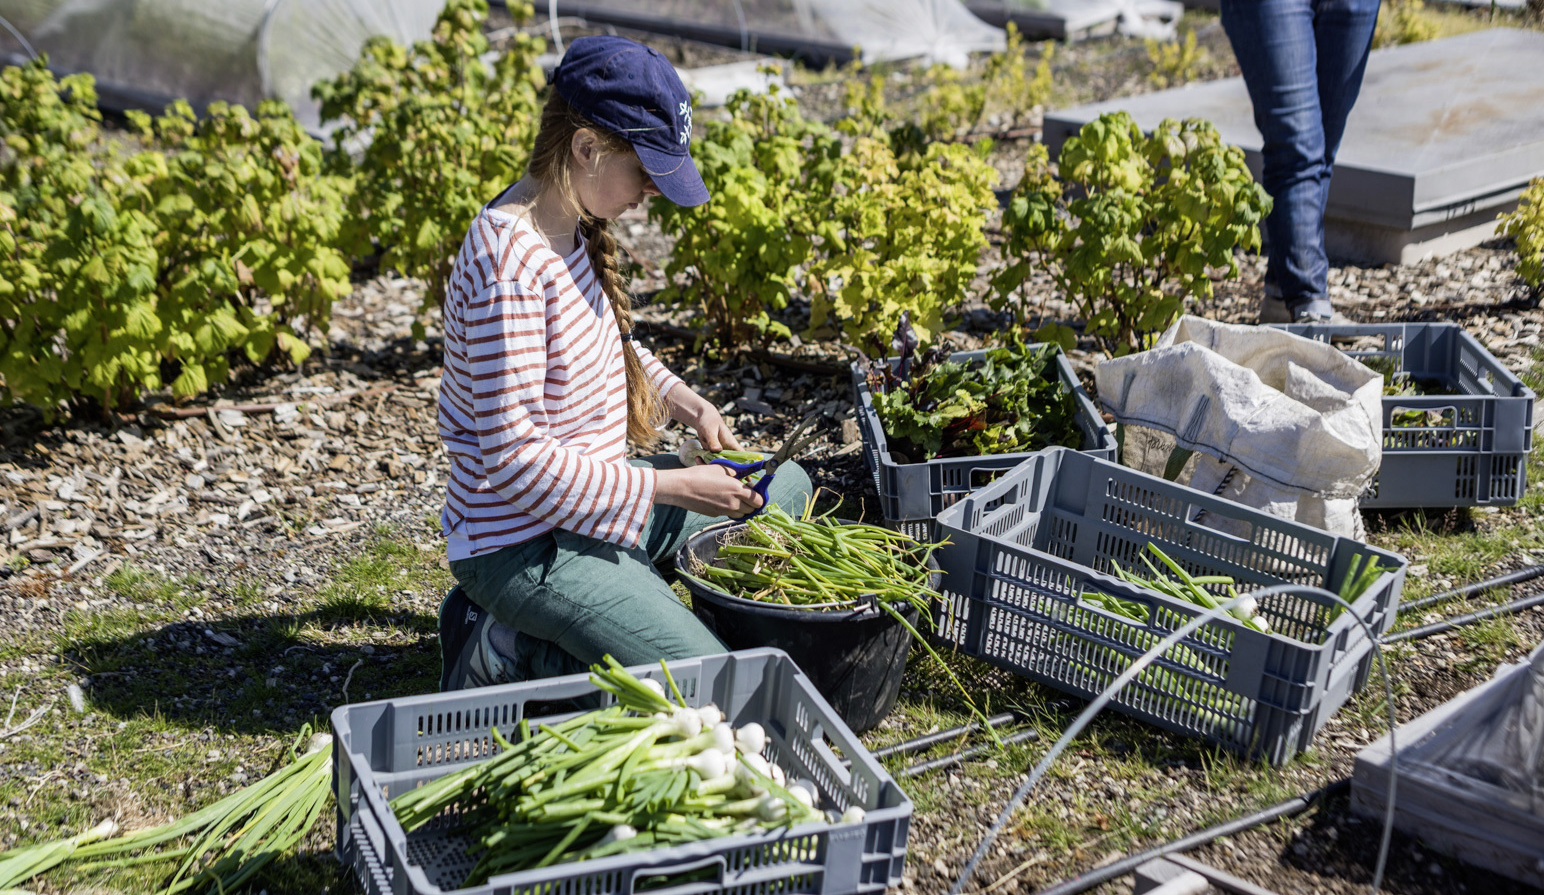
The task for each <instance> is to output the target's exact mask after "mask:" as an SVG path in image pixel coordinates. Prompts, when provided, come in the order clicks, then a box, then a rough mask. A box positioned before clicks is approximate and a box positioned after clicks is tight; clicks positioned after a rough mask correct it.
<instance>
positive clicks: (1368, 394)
mask: <svg viewBox="0 0 1544 895" xmlns="http://www.w3.org/2000/svg"><path fill="white" fill-rule="evenodd" d="M1094 377H1095V381H1096V383H1097V385H1098V389H1099V400H1100V401H1101V403H1103V404H1104V407H1105V409H1106V410H1108V411H1109V412H1110V413H1111V414H1113V415H1114V416H1115V419H1116V421H1117V422H1120V423H1122V424H1124V425H1125V426H1126V433H1125V439H1124V440H1125V444H1124V449H1123V454H1122V462H1123V463H1125V465H1127V466H1130V467H1132V468H1135V469H1140V470H1142V471H1144V472H1148V473H1152V474H1154V475H1162V474H1163V472H1164V470H1165V468H1166V466H1167V464H1168V462H1169V458H1170V454H1171V449H1172V448H1173V447H1174V446H1178V447H1180V448H1184V449H1187V450H1191V451H1195V452H1196V455H1195V456H1194V457H1192V458H1191V460H1190V462H1189V463H1188V464H1187V465H1186V467H1185V475H1188V481H1186V479H1185V477H1184V476H1183V475H1182V477H1181V479H1180V481H1181V482H1182V483H1186V484H1189V485H1190V486H1191V487H1193V488H1197V489H1200V490H1203V491H1207V492H1209V493H1214V494H1218V495H1221V496H1223V497H1226V498H1228V499H1230V500H1233V501H1236V502H1238V503H1241V504H1244V505H1245V506H1250V507H1254V508H1256V509H1259V510H1262V511H1264V512H1266V513H1269V514H1271V515H1273V516H1277V517H1279V518H1286V519H1295V520H1297V521H1299V522H1304V523H1307V524H1309V525H1314V526H1317V527H1319V528H1322V529H1325V530H1326V531H1330V532H1333V533H1335V534H1341V535H1347V536H1350V537H1360V536H1361V534H1362V523H1361V514H1360V513H1358V512H1357V509H1356V500H1357V498H1358V497H1359V496H1360V495H1361V494H1362V492H1363V491H1364V490H1366V488H1367V485H1368V482H1369V481H1370V480H1371V478H1372V476H1373V474H1374V473H1376V472H1377V470H1378V465H1379V463H1380V462H1381V461H1382V455H1383V448H1382V444H1383V413H1382V407H1381V400H1382V392H1383V377H1382V376H1381V375H1379V374H1378V373H1376V372H1374V371H1372V370H1370V369H1368V368H1367V367H1365V366H1363V365H1362V364H1360V363H1358V362H1357V361H1355V360H1353V359H1351V358H1350V357H1348V356H1347V355H1345V354H1344V353H1342V352H1341V351H1339V350H1338V349H1336V348H1334V347H1332V346H1330V345H1327V344H1325V343H1322V342H1316V341H1313V340H1311V339H1305V338H1302V337H1301V336H1295V335H1292V334H1291V333H1286V332H1282V331H1281V330H1276V329H1267V328H1263V327H1255V326H1243V325H1236V324H1226V323H1218V322H1216V321H1213V320H1206V319H1203V318H1200V317H1191V316H1185V317H1181V318H1180V319H1179V320H1178V321H1177V322H1176V323H1175V324H1174V325H1173V326H1171V327H1169V329H1168V330H1167V331H1166V332H1164V333H1163V334H1162V335H1161V336H1159V338H1158V341H1157V343H1156V344H1155V346H1154V347H1153V348H1152V349H1151V350H1149V351H1143V352H1139V353H1137V354H1132V355H1128V356H1126V357H1121V358H1115V359H1112V360H1107V361H1104V362H1102V363H1101V364H1099V366H1098V367H1097V368H1096V369H1095V371H1094ZM1143 430H1148V431H1143ZM1202 455H1205V456H1204V457H1203V456H1202ZM1216 521H1217V522H1218V523H1221V522H1222V520H1216ZM1235 533H1237V534H1243V532H1235Z"/></svg>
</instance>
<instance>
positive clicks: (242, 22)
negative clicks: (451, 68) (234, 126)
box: [0, 0, 444, 132]
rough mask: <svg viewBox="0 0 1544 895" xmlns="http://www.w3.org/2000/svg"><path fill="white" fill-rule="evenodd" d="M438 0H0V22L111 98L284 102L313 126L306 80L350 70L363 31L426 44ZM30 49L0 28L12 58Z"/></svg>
mask: <svg viewBox="0 0 1544 895" xmlns="http://www.w3.org/2000/svg"><path fill="white" fill-rule="evenodd" d="M443 5H444V3H443V0H217V2H211V0H0V17H4V18H5V19H6V20H7V21H8V22H10V24H11V25H12V26H13V27H14V28H16V30H17V31H19V32H20V33H21V35H22V37H23V38H25V40H26V41H27V43H28V44H30V45H31V48H32V49H34V50H35V51H37V52H39V53H47V54H48V57H49V65H50V66H51V67H52V68H53V69H54V70H55V71H57V72H61V73H66V72H89V73H90V74H92V75H93V76H95V77H96V79H97V82H98V84H99V90H100V92H101V93H102V95H103V97H104V100H106V101H107V102H109V103H110V104H111V103H113V102H114V101H116V104H119V105H127V106H141V107H146V106H148V107H149V108H151V109H153V110H155V111H159V110H160V107H161V106H163V105H165V104H166V103H168V102H170V101H171V100H173V99H178V98H182V99H187V100H188V101H189V102H190V103H192V105H193V107H194V108H195V109H198V110H202V109H203V107H204V106H206V105H208V104H209V103H211V102H214V101H215V100H226V101H228V102H235V103H241V104H242V105H244V106H247V107H248V108H251V107H252V106H255V105H256V104H257V103H258V101H259V100H262V99H266V98H277V99H282V100H284V101H286V102H288V103H289V104H290V107H291V108H292V109H294V110H295V116H296V117H297V118H298V119H300V121H301V123H302V124H303V125H305V126H306V128H307V129H309V130H311V131H313V132H319V130H320V121H319V116H318V106H317V104H316V103H315V101H313V100H312V99H311V86H312V85H313V84H315V83H316V82H317V81H318V80H320V79H322V78H326V77H332V76H334V75H336V74H337V73H338V72H341V71H345V70H347V69H348V68H350V67H352V66H353V64H354V61H355V60H356V59H358V58H359V50H360V48H361V47H362V46H363V45H364V42H365V40H366V39H367V38H369V37H371V36H373V35H377V34H384V35H387V36H389V37H391V38H392V39H394V40H396V41H397V42H398V43H402V44H410V43H412V42H413V41H417V40H424V39H426V38H428V37H429V34H430V32H431V30H432V29H433V26H434V20H435V18H436V17H437V16H438V15H439V12H440V9H441V8H442V7H443ZM26 50H27V48H26V47H24V46H23V45H22V44H21V42H20V41H18V40H16V38H15V37H14V36H13V35H11V34H10V33H9V32H7V31H5V30H4V29H0V56H3V57H4V61H5V62H6V63H7V64H17V63H20V62H23V61H25V60H26V58H27V52H26Z"/></svg>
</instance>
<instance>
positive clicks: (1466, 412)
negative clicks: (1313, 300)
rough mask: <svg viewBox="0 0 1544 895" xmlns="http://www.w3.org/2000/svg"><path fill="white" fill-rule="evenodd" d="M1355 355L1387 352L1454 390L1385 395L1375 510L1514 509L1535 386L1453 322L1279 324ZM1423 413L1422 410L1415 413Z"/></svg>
mask: <svg viewBox="0 0 1544 895" xmlns="http://www.w3.org/2000/svg"><path fill="white" fill-rule="evenodd" d="M1277 328H1279V329H1284V330H1286V331H1287V332H1290V333H1296V334H1297V335H1300V336H1304V337H1305V338H1309V339H1315V340H1317V341H1320V342H1327V343H1330V344H1334V345H1336V346H1337V347H1339V348H1341V350H1343V351H1344V352H1345V353H1346V354H1348V355H1350V356H1351V357H1355V358H1359V359H1360V358H1368V357H1385V358H1390V359H1392V360H1393V361H1395V362H1396V363H1397V365H1398V371H1399V372H1403V373H1408V374H1410V377H1411V378H1412V379H1416V380H1427V381H1435V382H1438V383H1440V384H1441V385H1442V386H1443V387H1444V388H1445V389H1446V390H1448V391H1451V392H1455V394H1451V395H1420V396H1416V397H1394V396H1386V397H1384V399H1383V465H1382V467H1381V468H1380V469H1379V470H1378V474H1377V476H1376V477H1375V478H1374V479H1373V481H1372V483H1371V484H1370V485H1369V486H1368V488H1367V491H1366V493H1364V494H1363V495H1362V498H1361V505H1362V506H1363V507H1367V508H1405V507H1468V506H1510V505H1512V504H1515V503H1517V501H1518V500H1519V499H1520V498H1521V497H1522V496H1523V492H1524V490H1525V489H1526V488H1527V484H1528V480H1527V472H1528V451H1529V450H1530V449H1531V448H1532V447H1533V398H1534V394H1533V392H1532V391H1531V390H1530V389H1529V388H1528V387H1527V386H1526V385H1523V382H1522V380H1521V379H1518V378H1517V376H1516V375H1515V374H1513V373H1512V371H1510V370H1508V369H1507V368H1506V367H1505V366H1503V365H1502V364H1501V362H1500V361H1498V360H1496V358H1495V357H1494V356H1493V355H1492V354H1491V353H1490V352H1489V351H1486V350H1485V347H1484V346H1483V345H1481V344H1480V343H1479V341H1478V340H1477V339H1475V338H1474V336H1472V335H1470V334H1469V333H1468V332H1466V331H1465V330H1464V328H1463V327H1461V326H1459V325H1457V324H1455V323H1379V324H1362V323H1357V324H1341V325H1330V324H1290V325H1289V324H1281V325H1278V327H1277ZM1416 414H1419V416H1418V417H1417V416H1416Z"/></svg>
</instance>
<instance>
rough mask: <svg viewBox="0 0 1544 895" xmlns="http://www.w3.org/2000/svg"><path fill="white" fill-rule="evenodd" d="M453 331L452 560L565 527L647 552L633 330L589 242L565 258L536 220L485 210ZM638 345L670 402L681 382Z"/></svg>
mask: <svg viewBox="0 0 1544 895" xmlns="http://www.w3.org/2000/svg"><path fill="white" fill-rule="evenodd" d="M444 328H445V364H444V370H443V374H442V377H441V381H440V401H439V430H440V438H441V440H443V441H444V442H445V446H446V450H447V452H448V454H449V456H450V467H451V468H450V477H449V482H448V486H447V489H446V495H445V510H444V512H443V513H442V514H441V517H440V525H441V528H442V530H443V532H444V534H445V536H446V539H447V541H448V552H449V556H450V559H452V560H456V559H465V558H467V557H470V556H475V555H478V554H482V553H487V552H490V551H493V550H497V549H499V548H501V547H506V546H509V545H511V544H518V543H521V542H523V541H527V540H529V539H531V538H533V537H536V536H538V535H540V534H543V533H545V532H548V531H551V530H552V529H554V528H562V529H566V530H568V531H572V532H576V533H578V534H582V535H587V536H590V537H595V538H600V539H603V540H606V541H611V542H613V543H616V544H619V545H621V546H624V547H632V546H636V545H637V543H638V541H639V538H640V536H641V534H642V530H643V524H644V521H645V519H646V518H647V517H648V512H649V507H650V505H651V504H652V503H653V499H654V487H655V473H654V471H653V470H650V469H640V468H637V467H633V466H629V465H628V463H627V454H626V450H627V377H626V372H625V368H624V367H623V355H622V350H623V349H622V340H621V334H620V332H619V330H618V325H617V320H616V315H615V314H614V312H613V311H612V308H611V302H610V300H609V299H607V297H606V294H605V290H604V289H603V288H602V286H601V283H600V279H599V277H598V276H596V273H595V271H594V270H593V268H592V267H591V266H590V261H589V256H588V253H587V248H586V246H585V244H584V242H583V240H582V239H581V240H580V241H579V245H578V247H577V248H576V249H575V250H574V252H573V254H571V255H569V256H568V257H566V258H565V257H561V256H559V255H558V254H557V253H556V252H554V251H552V249H550V248H548V247H547V245H546V243H544V242H543V241H542V240H541V238H540V237H539V236H538V235H537V234H536V232H535V231H534V230H533V229H532V227H531V225H530V223H529V222H528V221H525V220H523V219H521V218H518V217H516V216H513V215H510V214H506V213H504V212H500V211H495V210H493V209H492V208H484V209H483V210H482V211H481V212H480V213H479V214H478V216H477V218H476V219H475V220H474V221H473V222H472V225H471V227H470V228H469V230H468V231H467V235H466V240H465V241H464V242H463V243H462V246H461V251H460V253H459V254H458V255H457V257H456V261H455V265H454V267H453V268H452V271H451V276H450V281H449V283H448V284H447V288H446V295H445V307H444ZM633 346H634V348H635V350H637V352H638V356H639V359H640V360H641V361H642V362H643V367H644V370H645V371H646V372H647V375H648V377H649V379H650V380H651V381H652V382H653V383H654V384H655V385H656V386H657V387H658V388H659V391H660V394H661V396H662V397H665V398H666V399H667V400H668V396H669V393H670V391H671V390H672V389H674V388H676V387H678V386H682V385H683V383H682V382H681V380H680V379H679V378H677V377H676V376H675V374H673V373H671V372H670V371H668V370H666V369H665V367H664V365H663V364H661V363H660V362H659V360H658V359H657V358H655V357H654V355H653V354H652V353H650V352H649V351H648V350H647V349H645V348H644V347H643V346H641V345H639V344H638V343H637V342H633Z"/></svg>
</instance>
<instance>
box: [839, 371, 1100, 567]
mask: <svg viewBox="0 0 1544 895" xmlns="http://www.w3.org/2000/svg"><path fill="white" fill-rule="evenodd" d="M1044 347H1045V346H1042V345H1038V344H1036V345H1029V346H1026V350H1040V349H1042V348H1044ZM987 353H988V352H986V351H963V352H957V353H955V354H953V355H951V356H950V357H949V360H950V361H953V362H956V363H960V364H964V365H966V366H967V367H979V366H981V365H982V364H983V363H984V362H985V360H986V356H987ZM887 363H889V364H890V367H891V369H892V370H898V369H899V367H900V359H899V358H889V359H888V360H887ZM1054 369H1055V376H1056V380H1057V382H1058V383H1060V385H1061V393H1062V395H1063V396H1064V397H1065V399H1066V400H1067V401H1069V402H1071V404H1072V408H1071V409H1072V414H1071V416H1072V420H1073V424H1074V425H1075V427H1076V431H1077V438H1078V440H1079V443H1078V444H1076V445H1070V444H1069V445H1065V446H1066V447H1077V448H1080V449H1081V450H1084V451H1087V452H1089V453H1092V454H1095V455H1097V456H1100V457H1104V458H1106V459H1114V457H1115V440H1114V438H1113V437H1112V436H1111V435H1110V431H1109V429H1108V428H1106V427H1105V425H1104V422H1103V421H1102V420H1101V418H1100V416H1099V411H1098V410H1097V409H1095V407H1094V404H1093V402H1092V401H1091V400H1089V397H1088V393H1087V392H1086V391H1084V389H1083V386H1082V384H1081V383H1080V382H1079V381H1078V377H1077V374H1076V373H1075V372H1073V369H1072V364H1070V363H1068V361H1067V358H1066V355H1064V354H1062V353H1061V352H1060V351H1059V350H1058V351H1057V352H1056V358H1055V364H1054ZM867 374H868V371H867V370H866V369H865V365H864V364H863V363H861V362H855V363H854V364H853V365H852V387H853V392H854V394H855V398H854V407H855V413H856V415H857V419H858V431H859V433H860V434H861V435H862V437H863V458H864V461H865V463H867V465H868V468H869V472H870V473H872V474H873V476H874V489H875V491H876V492H878V494H879V506H880V511H881V513H882V514H883V515H884V518H885V521H886V523H888V524H891V525H892V526H893V527H895V528H897V529H899V530H900V531H903V532H905V533H907V534H909V535H911V536H912V537H915V538H917V539H918V540H933V539H934V535H935V533H936V532H935V529H934V521H933V520H934V519H935V517H937V515H938V514H939V512H940V511H942V510H943V509H945V508H946V507H949V506H952V505H953V504H954V502H955V501H957V500H959V499H960V497H961V496H963V495H965V494H967V493H969V492H970V491H971V490H972V489H974V488H979V487H981V486H982V485H984V484H986V483H987V482H989V481H991V480H992V479H993V478H995V477H996V476H998V475H1001V474H1002V473H1003V472H1004V471H1005V470H1009V469H1012V468H1013V467H1015V466H1017V465H1018V464H1019V463H1021V462H1023V461H1024V460H1025V459H1026V458H1027V457H1029V456H1031V455H1032V453H1033V451H1016V452H1013V453H1001V454H976V455H972V456H963V457H959V456H956V457H935V458H932V459H923V458H921V457H913V456H909V455H907V454H904V453H901V452H900V450H899V448H898V447H897V445H896V444H895V440H894V439H893V438H891V437H890V436H888V435H887V434H886V432H885V428H884V425H883V424H882V422H881V421H880V416H879V412H878V411H877V410H876V408H875V394H874V389H873V388H872V387H871V386H870V383H869V378H868V375H867ZM924 375H925V374H924ZM910 380H911V376H910V375H908V376H907V377H906V380H905V381H907V382H909V381H910ZM913 450H915V448H913Z"/></svg>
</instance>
